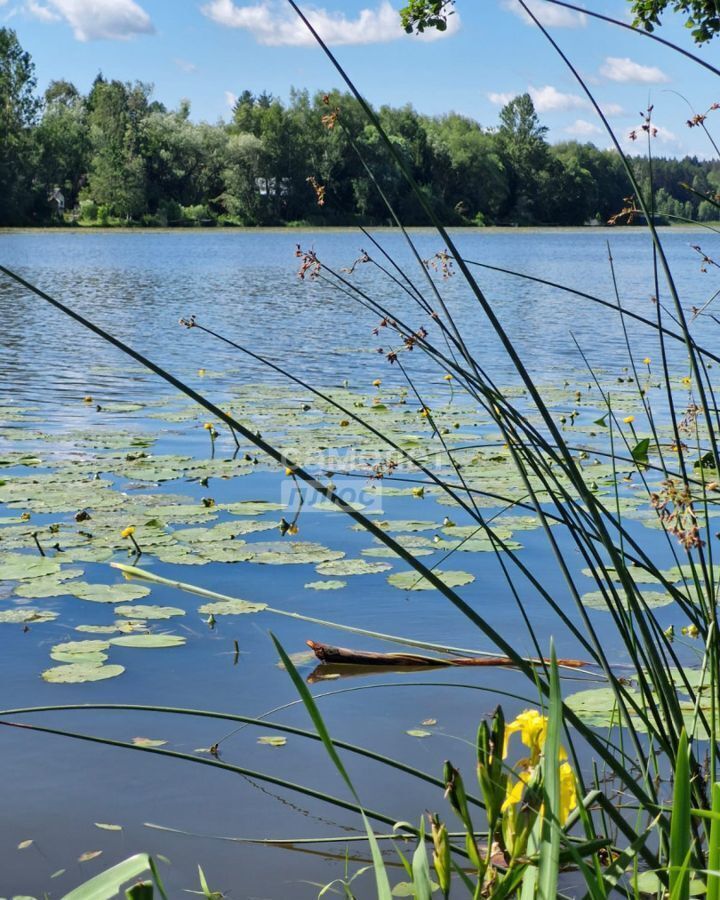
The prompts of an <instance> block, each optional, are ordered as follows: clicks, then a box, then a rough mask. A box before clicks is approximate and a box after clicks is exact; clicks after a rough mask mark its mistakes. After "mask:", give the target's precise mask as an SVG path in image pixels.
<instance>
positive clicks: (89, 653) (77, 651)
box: [50, 640, 110, 665]
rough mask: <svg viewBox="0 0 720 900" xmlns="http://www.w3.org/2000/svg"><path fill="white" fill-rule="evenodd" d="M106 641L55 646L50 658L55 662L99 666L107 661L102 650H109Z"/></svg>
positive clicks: (68, 642)
mask: <svg viewBox="0 0 720 900" xmlns="http://www.w3.org/2000/svg"><path fill="white" fill-rule="evenodd" d="M109 646H110V645H109V644H108V642H107V641H99V640H88V641H66V642H65V643H64V644H56V645H55V646H54V647H53V648H52V649H51V651H50V658H51V659H54V660H55V661H56V662H67V663H90V664H95V665H101V664H102V663H104V662H105V660H106V659H107V653H104V652H103V651H104V650H107V649H108V648H109Z"/></svg>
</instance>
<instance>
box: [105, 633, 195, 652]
mask: <svg viewBox="0 0 720 900" xmlns="http://www.w3.org/2000/svg"><path fill="white" fill-rule="evenodd" d="M110 643H111V644H112V645H113V647H145V648H148V649H150V648H155V647H182V645H183V644H184V643H185V638H184V637H180V636H179V635H175V634H126V635H123V636H122V637H116V638H112V639H111V641H110Z"/></svg>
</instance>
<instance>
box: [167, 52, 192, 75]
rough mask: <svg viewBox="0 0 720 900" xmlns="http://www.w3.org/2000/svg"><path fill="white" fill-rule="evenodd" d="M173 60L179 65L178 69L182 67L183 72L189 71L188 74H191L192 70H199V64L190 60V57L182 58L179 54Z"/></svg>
mask: <svg viewBox="0 0 720 900" xmlns="http://www.w3.org/2000/svg"><path fill="white" fill-rule="evenodd" d="M173 62H174V63H175V65H176V66H177V67H178V69H181V70H182V71H183V72H187V73H188V74H191V73H192V72H197V66H196V65H195V63H194V62H190V60H188V59H181V58H180V57H179V56H178V57H176V58H175V59H174V60H173Z"/></svg>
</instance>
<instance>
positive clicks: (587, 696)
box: [565, 688, 641, 728]
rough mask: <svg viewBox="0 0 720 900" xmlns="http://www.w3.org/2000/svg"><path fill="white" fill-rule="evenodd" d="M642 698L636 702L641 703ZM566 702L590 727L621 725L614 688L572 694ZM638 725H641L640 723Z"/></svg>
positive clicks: (638, 697) (637, 698) (637, 697)
mask: <svg viewBox="0 0 720 900" xmlns="http://www.w3.org/2000/svg"><path fill="white" fill-rule="evenodd" d="M640 699H641V698H640V696H639V695H637V696H636V700H638V701H640ZM565 702H566V703H567V705H568V707H569V708H570V709H572V710H573V711H574V712H575V713H577V715H578V716H579V717H580V718H581V719H582V720H583V722H586V723H587V724H588V725H594V726H596V727H598V728H609V727H610V726H612V725H614V726H618V725H620V724H621V718H620V712H619V710H618V707H617V700H616V699H615V694H614V693H613V690H612V688H593V689H591V690H588V691H578V692H577V693H575V694H570V696H569V697H567V698H566V700H565ZM638 724H640V723H639V722H638Z"/></svg>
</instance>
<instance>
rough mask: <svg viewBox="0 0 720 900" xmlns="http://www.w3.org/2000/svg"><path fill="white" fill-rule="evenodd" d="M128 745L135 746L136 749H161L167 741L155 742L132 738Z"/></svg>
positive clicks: (153, 740)
mask: <svg viewBox="0 0 720 900" xmlns="http://www.w3.org/2000/svg"><path fill="white" fill-rule="evenodd" d="M130 743H132V744H135V746H136V747H162V746H163V745H165V744H167V741H160V740H155V739H154V738H149V737H134V738H133V739H132V741H131V742H130Z"/></svg>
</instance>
